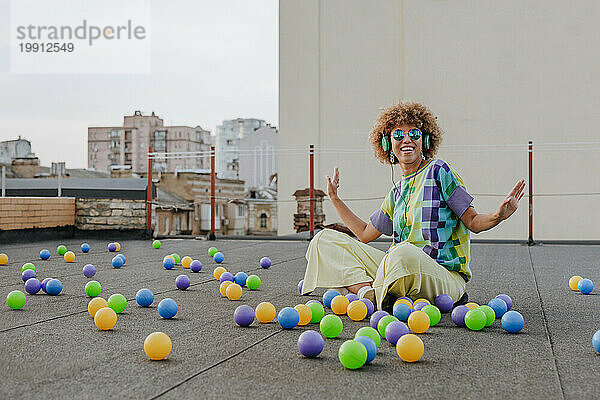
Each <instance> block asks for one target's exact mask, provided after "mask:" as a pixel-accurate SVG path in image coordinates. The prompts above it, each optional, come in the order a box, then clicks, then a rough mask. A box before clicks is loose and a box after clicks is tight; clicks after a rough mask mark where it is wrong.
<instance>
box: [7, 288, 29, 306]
mask: <svg viewBox="0 0 600 400" xmlns="http://www.w3.org/2000/svg"><path fill="white" fill-rule="evenodd" d="M25 301H27V298H26V297H25V293H23V292H21V291H20V290H13V291H12V292H10V293H9V294H8V296H6V304H8V306H9V307H10V308H12V309H13V310H20V309H21V308H23V306H24V305H25Z"/></svg>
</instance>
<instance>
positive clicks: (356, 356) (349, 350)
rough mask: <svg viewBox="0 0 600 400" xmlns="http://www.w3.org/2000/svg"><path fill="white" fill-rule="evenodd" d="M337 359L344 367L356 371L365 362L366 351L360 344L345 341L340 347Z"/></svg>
mask: <svg viewBox="0 0 600 400" xmlns="http://www.w3.org/2000/svg"><path fill="white" fill-rule="evenodd" d="M338 357H339V359H340V362H341V363H342V365H343V366H344V367H346V368H348V369H357V368H360V367H362V366H363V365H365V362H367V349H366V347H365V345H364V344H362V343H361V342H357V341H356V340H347V341H345V342H344V343H342V345H341V346H340V349H339V351H338Z"/></svg>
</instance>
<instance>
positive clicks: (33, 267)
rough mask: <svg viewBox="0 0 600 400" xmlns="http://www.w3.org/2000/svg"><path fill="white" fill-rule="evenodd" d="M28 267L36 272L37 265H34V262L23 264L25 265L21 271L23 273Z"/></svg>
mask: <svg viewBox="0 0 600 400" xmlns="http://www.w3.org/2000/svg"><path fill="white" fill-rule="evenodd" d="M26 269H32V270H33V271H34V272H36V270H35V265H33V263H25V264H23V267H22V268H21V273H23V271H25V270H26Z"/></svg>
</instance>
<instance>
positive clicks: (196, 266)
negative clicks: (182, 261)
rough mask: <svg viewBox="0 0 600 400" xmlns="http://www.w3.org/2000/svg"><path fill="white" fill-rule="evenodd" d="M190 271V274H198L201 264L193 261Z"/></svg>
mask: <svg viewBox="0 0 600 400" xmlns="http://www.w3.org/2000/svg"><path fill="white" fill-rule="evenodd" d="M190 270H191V271H192V272H200V271H201V270H202V263H201V262H200V261H199V260H193V261H192V262H191V263H190Z"/></svg>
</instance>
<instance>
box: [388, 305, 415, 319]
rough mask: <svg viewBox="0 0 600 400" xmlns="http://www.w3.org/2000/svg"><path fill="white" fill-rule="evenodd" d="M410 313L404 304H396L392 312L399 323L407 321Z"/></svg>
mask: <svg viewBox="0 0 600 400" xmlns="http://www.w3.org/2000/svg"><path fill="white" fill-rule="evenodd" d="M410 313H411V310H410V307H409V306H407V305H406V304H404V303H396V304H395V305H394V309H393V310H392V314H393V315H394V317H396V318H398V319H399V320H400V321H407V320H408V316H409V315H410Z"/></svg>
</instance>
